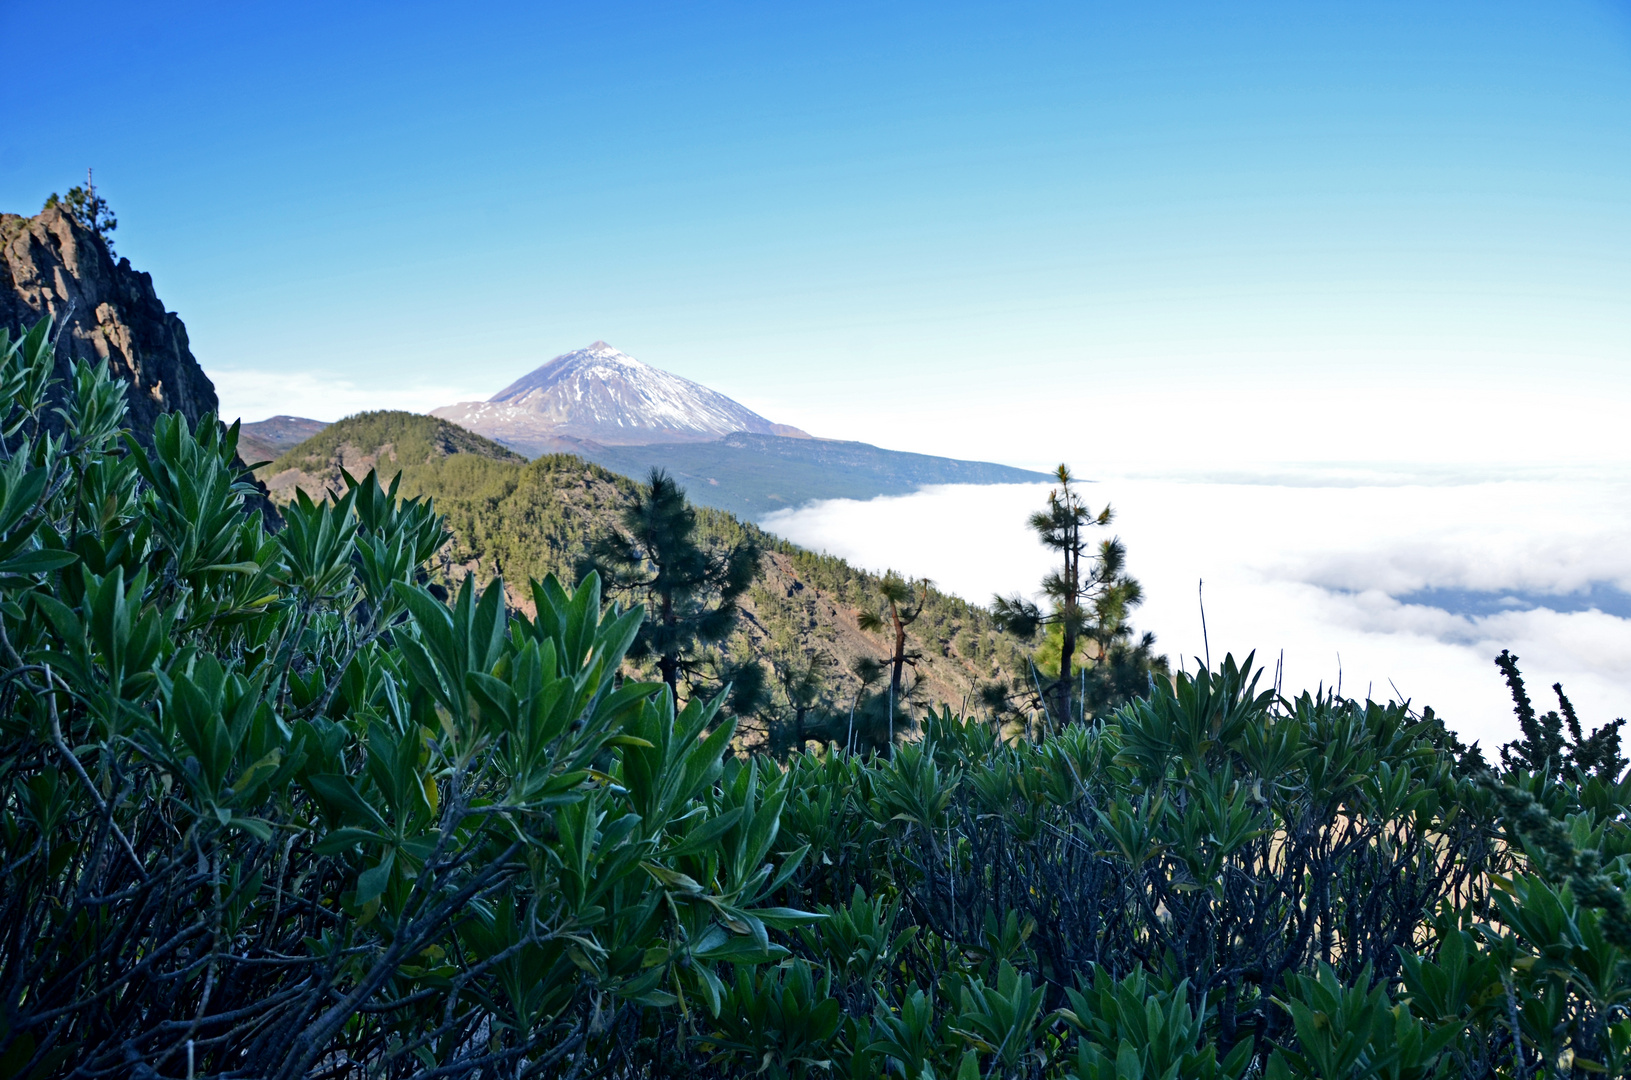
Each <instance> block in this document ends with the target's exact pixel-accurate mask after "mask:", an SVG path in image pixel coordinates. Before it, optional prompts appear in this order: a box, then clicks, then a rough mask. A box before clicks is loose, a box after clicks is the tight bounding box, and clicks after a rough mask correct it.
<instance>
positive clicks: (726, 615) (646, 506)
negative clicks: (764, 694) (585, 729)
mask: <svg viewBox="0 0 1631 1080" xmlns="http://www.w3.org/2000/svg"><path fill="white" fill-rule="evenodd" d="M622 526H623V527H622V529H620V530H612V531H610V532H607V533H605V534H602V535H601V536H599V537H597V538H596V539H595V541H594V542H593V543H592V544H591V545H590V549H589V553H588V556H587V557H586V559H585V560H584V561H583V562H582V563H581V564H580V566H579V573H580V576H581V575H582V574H586V573H588V572H589V571H590V570H597V571H599V572H600V575H601V580H602V581H603V582H605V583H606V584H607V587H608V591H610V592H612V593H614V594H621V595H622V596H625V597H628V598H631V599H634V600H638V601H640V602H642V603H644V604H645V605H646V621H645V622H644V623H643V624H642V625H641V628H640V636H639V638H637V639H636V641H635V643H634V646H633V648H632V649H631V650H630V652H629V655H630V656H631V657H632V658H634V659H641V658H647V657H652V658H655V659H656V662H657V670H658V672H659V673H660V674H661V676H662V680H663V682H664V683H666V684H668V690H669V693H670V694H672V695H673V696H674V699H675V701H676V702H677V701H678V700H679V681H680V676H681V675H682V674H685V675H690V674H691V673H692V672H693V671H694V669H695V666H696V663H697V661H698V660H699V659H701V657H700V655H699V654H700V651H701V650H702V649H704V648H706V647H707V646H709V645H712V644H716V643H718V642H720V641H723V640H725V638H726V637H727V636H729V634H730V632H731V628H732V627H733V626H734V625H735V623H736V607H737V602H738V600H739V599H740V598H741V596H742V594H743V593H744V592H746V591H747V588H748V586H749V585H750V584H752V582H753V575H754V574H755V572H757V570H758V566H759V547H758V545H757V544H756V543H755V542H754V541H753V540H752V539H751V538H748V539H745V540H743V541H741V542H740V543H737V544H735V545H733V546H731V547H729V548H724V549H709V548H706V547H704V546H703V545H702V544H700V543H698V542H697V538H696V529H697V515H696V511H695V510H694V509H693V508H692V507H691V505H690V504H689V503H687V502H686V500H685V492H684V491H683V490H682V489H681V488H680V487H679V486H678V485H677V484H675V483H674V480H673V478H672V477H670V476H669V475H668V474H667V473H666V472H664V471H663V470H662V469H653V470H652V471H651V480H650V483H649V485H647V486H646V487H645V488H644V489H643V490H642V491H641V493H640V494H639V496H638V497H637V498H636V499H635V500H634V501H633V502H632V503H630V504H629V506H628V507H627V508H625V509H624V511H623V515H622Z"/></svg>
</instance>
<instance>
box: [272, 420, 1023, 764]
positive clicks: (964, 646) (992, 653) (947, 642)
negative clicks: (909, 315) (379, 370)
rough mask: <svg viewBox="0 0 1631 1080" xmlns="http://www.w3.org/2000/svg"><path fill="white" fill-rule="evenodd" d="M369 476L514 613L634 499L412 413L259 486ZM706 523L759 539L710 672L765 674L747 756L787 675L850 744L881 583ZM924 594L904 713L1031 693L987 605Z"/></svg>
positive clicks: (724, 535) (743, 525)
mask: <svg viewBox="0 0 1631 1080" xmlns="http://www.w3.org/2000/svg"><path fill="white" fill-rule="evenodd" d="M769 438H776V437H775V436H769ZM704 445H706V444H704ZM836 445H838V446H844V445H847V444H842V443H840V444H836ZM370 468H373V469H377V470H378V472H379V475H380V477H381V480H382V482H384V483H387V484H389V483H390V482H391V480H392V479H393V478H396V477H400V491H401V494H402V495H404V496H406V497H429V498H431V499H432V500H434V502H435V505H436V509H437V511H438V512H439V513H442V514H444V515H446V517H447V521H448V525H449V527H450V529H451V531H452V534H453V538H452V542H451V544H449V545H448V547H447V548H446V549H445V550H444V551H443V552H441V553H440V555H439V556H438V562H437V571H436V572H437V575H438V577H440V578H441V579H442V580H443V581H445V582H446V583H447V584H448V585H449V586H456V585H457V584H458V583H460V582H462V581H463V580H464V579H465V578H466V577H470V576H474V577H475V579H476V580H477V581H478V582H486V581H488V580H491V579H492V578H494V577H497V576H500V575H502V576H503V577H504V578H505V580H506V582H507V583H508V584H509V585H510V586H512V587H513V588H514V591H513V592H512V595H511V600H512V602H514V603H515V604H516V605H517V606H519V607H521V608H523V609H525V608H527V607H528V606H529V605H530V603H531V601H530V597H529V595H528V594H527V593H526V592H525V591H524V586H525V582H526V580H527V579H528V578H543V577H545V576H546V575H548V574H554V575H556V576H557V577H559V578H560V579H561V580H563V581H572V580H574V579H575V575H576V574H577V572H578V569H579V561H580V559H581V558H582V556H583V553H584V552H585V551H586V550H587V549H588V547H589V544H590V542H591V540H592V539H593V538H594V537H595V536H597V535H600V534H603V533H605V532H606V531H607V530H609V529H613V528H616V527H617V526H618V523H619V516H620V514H621V513H622V512H623V510H624V509H625V508H626V507H627V506H628V505H629V504H630V502H631V501H632V500H633V499H634V498H635V496H636V494H637V492H638V490H639V488H638V485H637V484H636V483H635V482H634V481H633V480H631V479H629V478H628V477H627V476H622V475H619V474H617V473H615V472H612V471H611V470H608V469H606V468H604V467H602V466H600V465H597V464H595V463H593V462H590V461H586V460H584V459H582V458H580V457H576V456H573V455H569V454H546V455H543V456H541V457H538V458H535V459H533V460H532V461H530V462H528V461H526V460H524V459H523V458H521V457H520V456H519V455H517V454H515V453H514V452H512V451H510V450H508V449H506V448H505V447H502V446H500V445H498V444H497V443H495V442H492V441H490V440H488V439H485V438H482V437H481V436H479V435H474V434H472V433H470V432H468V431H465V430H464V429H462V428H460V427H458V426H457V425H455V424H452V423H449V422H447V421H446V420H442V419H440V418H437V417H429V416H421V415H418V414H414V413H407V412H376V413H363V414H360V415H358V416H355V417H350V418H348V419H346V420H342V421H340V422H339V423H336V424H332V425H329V426H328V427H326V428H325V429H324V430H323V431H322V432H321V433H320V434H319V435H317V436H316V437H314V438H312V439H309V440H307V441H305V442H303V443H301V444H299V445H297V446H296V447H294V448H292V449H290V450H288V451H286V452H285V453H283V454H282V455H281V456H280V457H279V458H278V459H277V460H276V461H275V462H273V463H272V464H271V465H268V466H265V467H263V468H261V469H260V470H259V475H260V477H261V479H262V480H263V481H264V482H265V483H266V484H267V486H268V487H269V488H270V489H271V491H272V492H273V496H274V498H276V499H278V500H280V501H283V502H287V501H288V500H289V499H290V498H292V497H293V493H294V491H295V490H296V489H297V488H298V489H302V490H305V491H306V492H307V494H309V495H312V496H313V497H317V498H321V497H324V496H327V495H333V494H336V493H340V492H343V491H344V490H345V482H344V477H343V475H342V472H341V470H342V469H343V470H345V471H347V472H350V473H351V474H352V475H353V476H360V475H362V474H363V473H365V472H366V471H367V470H368V469H370ZM697 513H698V531H699V534H700V536H701V538H702V539H703V541H704V543H706V544H708V545H712V546H714V547H723V546H726V545H729V544H733V543H737V542H740V541H742V540H744V539H751V540H752V541H753V542H754V543H755V544H756V545H757V546H758V547H759V548H760V549H761V550H762V551H763V552H764V557H763V558H762V560H761V562H760V566H759V572H758V574H757V576H756V578H755V580H754V583H753V586H752V587H751V588H750V589H749V590H748V593H747V594H746V596H745V597H744V598H743V600H742V602H741V614H740V616H739V618H738V619H737V624H736V628H735V630H734V631H733V632H732V634H731V636H730V638H729V639H728V640H727V641H725V642H724V643H723V644H722V645H721V647H720V648H719V650H718V656H717V657H716V662H715V668H716V669H717V670H718V671H720V672H723V671H725V670H727V669H730V670H735V671H736V672H738V673H739V672H740V671H741V669H742V668H743V666H744V665H748V666H752V667H756V668H758V676H757V677H758V678H759V680H760V683H761V685H762V686H763V687H765V688H766V694H765V695H764V699H763V700H762V702H761V703H760V704H759V705H757V706H756V707H755V708H754V709H752V710H751V712H752V713H753V715H751V716H747V717H744V720H745V721H746V723H745V735H744V745H746V746H754V745H759V744H761V743H762V742H763V741H764V740H766V739H768V738H769V737H770V735H771V731H772V728H773V727H775V719H776V716H777V715H778V711H779V710H782V711H784V710H785V706H786V703H785V701H784V700H781V699H779V698H778V694H777V692H776V687H777V685H778V682H777V680H778V678H779V677H780V676H781V674H782V673H784V672H785V671H786V669H787V668H788V666H789V665H797V666H800V667H803V668H806V669H807V668H811V667H813V668H814V669H815V670H816V671H818V672H819V673H820V678H819V681H820V690H819V692H818V693H816V694H815V695H814V700H813V701H812V702H810V703H809V705H808V709H809V712H810V717H809V722H808V730H809V733H810V734H811V736H812V737H815V736H818V735H831V736H833V737H836V738H840V739H841V738H844V737H845V736H846V734H847V732H846V731H839V730H838V729H837V728H836V726H834V725H836V723H837V722H838V720H837V718H840V717H841V718H842V722H843V724H844V725H845V726H846V728H847V725H848V721H849V713H850V711H851V710H852V709H853V710H855V711H856V713H857V715H858V716H859V721H858V722H860V723H862V724H866V723H872V722H875V721H876V720H877V715H878V713H879V712H880V710H882V711H887V708H888V705H887V702H886V701H883V700H882V699H881V698H880V696H879V694H878V693H877V691H878V689H879V687H878V686H877V684H876V682H875V680H876V677H877V676H876V672H877V671H878V670H879V668H880V666H881V665H882V664H883V663H885V662H886V660H887V659H888V655H889V650H888V647H887V646H888V642H887V641H886V640H885V638H884V637H883V636H881V635H879V634H876V633H872V632H868V631H864V630H862V629H861V628H860V625H859V616H860V614H861V612H863V611H864V610H867V609H869V608H872V607H875V606H876V605H877V603H878V599H877V598H878V595H879V586H880V584H881V581H882V579H881V578H880V577H879V576H878V575H876V574H871V573H868V572H866V571H862V570H858V569H856V568H854V567H852V566H850V565H849V564H848V563H846V562H844V561H843V560H842V559H838V558H835V557H832V556H827V555H817V554H814V553H812V552H808V551H804V550H802V549H800V548H798V547H796V546H794V545H792V544H789V543H787V542H785V541H783V540H780V539H778V538H776V537H774V536H771V535H770V534H768V533H766V532H764V531H763V530H761V529H760V528H759V527H758V526H756V525H753V524H752V523H750V522H747V521H743V520H741V519H739V518H737V517H736V516H734V515H732V514H730V513H728V512H725V511H721V510H717V509H714V508H711V507H707V506H699V507H698V508H697ZM918 593H919V595H920V596H921V598H922V600H923V608H924V610H923V614H922V615H921V616H920V618H919V620H918V621H917V622H916V623H914V624H913V626H912V627H911V629H910V632H909V633H908V635H907V636H908V649H909V651H910V652H911V653H912V656H913V671H914V674H915V677H914V678H913V679H911V680H910V687H909V689H910V693H909V694H908V695H907V699H906V701H905V703H904V704H903V705H901V706H900V707H901V708H902V709H903V710H906V709H911V710H915V711H921V710H922V709H923V708H928V707H936V706H939V705H951V706H953V707H961V706H962V705H963V704H964V703H967V702H970V701H980V700H982V698H981V696H980V695H981V693H982V691H984V692H985V693H986V694H987V697H988V698H989V697H990V696H991V694H990V690H989V688H991V687H993V686H995V687H999V688H1001V689H1003V690H1004V691H1007V690H1011V689H1012V688H1014V687H1015V686H1016V685H1023V683H1024V681H1025V678H1026V674H1025V673H1026V665H1027V655H1026V651H1025V649H1024V647H1023V646H1022V644H1021V643H1019V642H1018V641H1016V640H1015V639H1014V638H1012V637H1011V636H1009V635H1006V634H1004V633H1002V632H1001V631H1000V630H999V629H998V628H997V626H996V624H995V623H994V622H993V621H992V618H991V616H990V614H989V613H988V612H987V611H985V609H983V608H981V607H979V606H977V605H973V604H969V603H967V602H966V601H964V600H961V599H959V598H957V597H954V596H950V595H947V594H945V593H942V592H940V591H938V590H936V589H933V588H931V587H926V586H924V587H920V588H919V589H918ZM738 681H740V678H739V677H738ZM704 688H705V687H703V686H699V687H698V689H699V690H700V689H704ZM823 721H825V722H826V723H827V724H828V725H829V727H830V728H831V730H828V729H823V728H822V726H821V724H822V722H823ZM904 722H905V721H904V719H903V720H902V723H904Z"/></svg>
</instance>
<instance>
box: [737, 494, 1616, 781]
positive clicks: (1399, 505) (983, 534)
mask: <svg viewBox="0 0 1631 1080" xmlns="http://www.w3.org/2000/svg"><path fill="white" fill-rule="evenodd" d="M1288 481H1289V482H1288ZM1084 490H1085V492H1086V493H1087V495H1088V497H1089V499H1090V500H1091V501H1092V502H1093V503H1095V504H1099V503H1103V502H1105V501H1109V502H1110V503H1112V504H1113V505H1114V506H1115V508H1116V522H1115V524H1114V525H1113V526H1112V531H1113V532H1115V533H1117V534H1119V535H1120V536H1121V537H1122V539H1123V540H1125V541H1126V543H1127V546H1128V555H1129V559H1128V561H1129V565H1130V568H1131V570H1132V572H1133V573H1134V574H1135V575H1137V576H1138V577H1139V578H1140V580H1141V581H1142V582H1143V583H1144V587H1145V592H1146V594H1147V596H1148V600H1147V602H1146V603H1145V605H1144V607H1143V608H1142V609H1141V610H1140V611H1139V612H1138V613H1137V615H1136V616H1135V625H1137V626H1138V627H1139V628H1140V629H1147V630H1153V631H1154V632H1155V633H1156V635H1157V638H1158V640H1159V645H1160V648H1161V649H1162V650H1163V651H1165V652H1167V653H1168V654H1169V655H1170V656H1171V657H1172V659H1173V660H1174V661H1175V662H1177V661H1180V660H1181V661H1182V662H1184V663H1186V664H1189V665H1191V666H1192V665H1193V658H1194V657H1197V656H1201V655H1203V654H1204V653H1205V651H1206V641H1204V640H1203V638H1202V635H1201V620H1200V607H1199V604H1198V601H1197V596H1196V586H1197V582H1199V581H1201V580H1203V579H1204V581H1205V583H1206V584H1205V599H1206V619H1207V630H1208V635H1207V637H1208V638H1209V640H1210V645H1211V654H1212V657H1213V659H1214V660H1216V659H1218V658H1220V657H1221V656H1222V655H1223V654H1224V653H1225V652H1226V651H1232V652H1234V653H1235V655H1236V656H1243V655H1244V654H1245V653H1246V652H1249V651H1251V650H1252V649H1256V650H1257V655H1258V660H1259V661H1260V662H1264V663H1266V665H1267V666H1269V667H1270V668H1272V666H1273V664H1274V662H1275V660H1276V659H1277V658H1278V657H1279V655H1280V651H1281V650H1282V649H1283V650H1284V652H1285V673H1286V674H1285V684H1286V686H1287V687H1289V688H1301V687H1304V686H1306V687H1309V688H1313V687H1315V686H1317V685H1318V684H1320V683H1322V682H1323V683H1325V684H1327V685H1329V684H1332V683H1335V682H1336V681H1337V680H1338V679H1340V680H1341V683H1342V690H1343V692H1344V693H1345V694H1353V695H1358V696H1363V695H1365V694H1366V693H1369V694H1370V695H1372V696H1374V697H1377V698H1384V697H1393V696H1397V695H1396V692H1395V689H1394V688H1395V687H1397V694H1402V695H1403V696H1406V697H1408V698H1410V699H1412V700H1413V701H1414V702H1415V703H1416V704H1417V705H1432V706H1433V707H1434V708H1435V709H1436V710H1437V711H1438V712H1439V713H1440V715H1442V716H1444V717H1445V718H1446V720H1447V721H1448V722H1449V723H1450V725H1451V726H1452V727H1454V728H1455V729H1456V730H1457V731H1459V732H1460V733H1461V734H1462V736H1463V737H1464V738H1467V739H1478V740H1480V741H1481V742H1482V743H1483V744H1484V746H1485V747H1486V752H1493V747H1494V745H1495V744H1496V743H1497V742H1500V741H1504V740H1506V739H1510V738H1512V737H1513V736H1514V735H1515V734H1516V721H1515V720H1514V719H1513V716H1512V711H1511V703H1510V701H1509V700H1508V698H1507V696H1506V690H1505V687H1504V685H1503V683H1502V682H1501V679H1500V676H1499V673H1498V672H1497V671H1496V669H1495V666H1494V664H1493V663H1492V659H1493V657H1494V656H1495V654H1496V653H1498V652H1499V651H1500V650H1501V649H1503V648H1510V649H1511V650H1512V651H1513V652H1515V653H1517V654H1518V655H1519V656H1520V657H1521V658H1522V666H1523V669H1524V671H1525V673H1526V675H1527V676H1528V680H1529V683H1530V689H1531V692H1532V693H1533V695H1534V696H1535V698H1536V699H1537V702H1540V701H1545V702H1547V703H1548V704H1546V705H1543V706H1542V707H1543V708H1544V707H1550V704H1549V702H1550V691H1549V689H1548V687H1549V686H1550V685H1551V683H1553V682H1554V681H1562V683H1563V685H1564V689H1565V691H1566V692H1568V694H1569V695H1570V697H1571V699H1573V701H1574V702H1575V704H1576V705H1577V706H1578V707H1579V709H1580V711H1581V714H1582V716H1583V718H1585V719H1586V720H1587V721H1588V723H1590V724H1593V725H1595V724H1599V723H1602V722H1604V721H1606V720H1610V719H1613V718H1614V717H1616V716H1621V715H1625V714H1626V712H1627V706H1628V705H1631V619H1627V618H1624V617H1621V616H1622V615H1623V614H1625V613H1626V611H1627V608H1628V605H1631V482H1628V481H1627V480H1626V479H1625V477H1624V475H1623V474H1620V475H1618V476H1616V475H1594V474H1591V473H1588V472H1582V471H1576V472H1556V473H1551V474H1545V473H1541V472H1536V473H1532V474H1528V475H1525V476H1523V477H1522V478H1518V479H1500V478H1494V479H1492V478H1490V477H1488V476H1474V477H1468V478H1465V479H1463V480H1460V481H1457V480H1456V479H1455V478H1454V477H1449V476H1434V477H1432V478H1430V479H1426V480H1425V482H1424V478H1421V477H1411V476H1402V477H1401V476H1391V477H1388V478H1384V479H1377V478H1367V479H1366V480H1361V481H1360V482H1357V483H1356V482H1355V480H1354V478H1353V477H1352V476H1351V475H1347V474H1339V473H1335V472H1333V473H1331V474H1330V475H1329V477H1328V479H1327V481H1326V482H1325V483H1324V484H1323V485H1322V484H1321V482H1320V480H1319V475H1318V472H1317V471H1315V472H1303V473H1299V474H1298V475H1297V476H1296V477H1295V478H1294V479H1291V478H1288V477H1286V476H1284V475H1276V474H1259V475H1255V476H1253V475H1247V474H1240V475H1236V476H1231V477H1230V478H1228V479H1224V480H1219V479H1200V480H1197V479H1184V478H1148V477H1143V478H1138V477H1119V478H1117V477H1111V478H1105V479H1102V480H1100V481H1099V482H1097V483H1094V484H1092V485H1089V486H1087V487H1086V488H1085V489H1084ZM1047 491H1048V487H1047V485H1045V484H1022V485H1003V486H992V487H975V486H954V487H942V488H934V489H928V490H925V491H922V492H919V493H917V494H914V495H908V496H901V497H885V498H879V499H873V500H870V501H867V502H857V501H853V500H832V501H828V502H823V503H816V504H812V505H810V506H806V507H802V508H799V509H795V510H788V511H782V512H779V513H777V514H774V515H771V516H770V517H769V518H768V519H766V521H765V523H764V524H765V525H766V527H767V528H769V529H771V530H772V531H774V532H776V533H777V534H779V535H782V536H785V537H787V538H788V539H790V540H792V541H794V542H795V543H798V544H801V545H804V546H806V547H810V548H814V549H817V550H826V551H830V552H832V553H833V554H837V555H842V556H843V557H845V558H847V559H850V560H851V561H853V562H856V563H858V564H860V565H863V566H867V567H871V568H875V569H883V568H886V567H887V568H894V569H898V570H901V571H903V572H906V573H909V574H912V575H917V576H927V577H929V578H932V579H934V580H935V581H936V582H937V583H939V584H940V585H941V586H942V587H944V588H946V589H949V590H951V591H952V592H955V593H958V594H959V595H962V596H965V597H967V598H969V599H971V600H974V601H977V602H980V603H989V601H990V598H991V594H992V593H994V592H1003V593H1011V592H1024V593H1028V594H1029V593H1032V592H1034V590H1035V588H1036V584H1037V581H1038V580H1039V579H1040V577H1041V575H1042V573H1043V572H1044V570H1045V569H1046V568H1047V566H1048V565H1049V560H1048V556H1047V553H1046V552H1045V551H1044V550H1043V549H1042V547H1041V546H1040V545H1039V544H1038V543H1037V542H1036V541H1035V539H1034V537H1032V536H1031V534H1030V533H1029V532H1028V531H1027V530H1026V528H1025V518H1026V515H1027V514H1029V513H1030V512H1031V511H1032V510H1034V509H1037V508H1039V507H1040V506H1041V505H1042V503H1043V500H1044V499H1045V498H1046V494H1047ZM1616 612H1618V614H1616Z"/></svg>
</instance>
